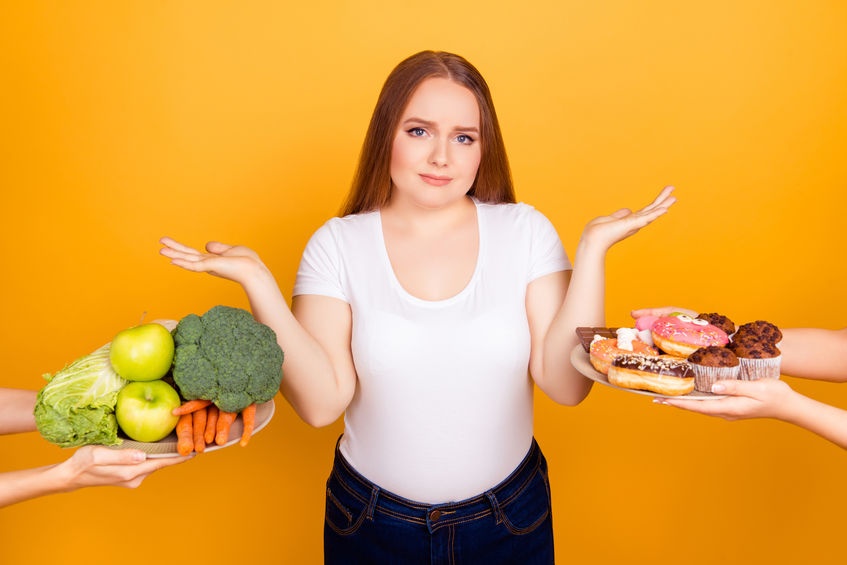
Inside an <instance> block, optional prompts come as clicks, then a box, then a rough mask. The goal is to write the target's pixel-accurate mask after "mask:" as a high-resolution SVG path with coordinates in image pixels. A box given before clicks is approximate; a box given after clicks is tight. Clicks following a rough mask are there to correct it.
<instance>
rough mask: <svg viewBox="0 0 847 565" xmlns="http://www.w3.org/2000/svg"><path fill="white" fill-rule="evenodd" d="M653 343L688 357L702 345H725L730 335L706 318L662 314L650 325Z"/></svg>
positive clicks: (669, 352) (668, 351)
mask: <svg viewBox="0 0 847 565" xmlns="http://www.w3.org/2000/svg"><path fill="white" fill-rule="evenodd" d="M650 335H651V336H652V337H653V345H655V346H656V347H658V348H659V349H661V350H662V351H664V352H665V353H667V354H668V355H675V356H677V357H688V356H689V355H691V354H692V353H694V352H695V351H697V350H698V349H699V348H701V347H709V346H711V345H717V346H724V345H726V344H727V343H729V336H728V335H726V332H725V331H723V330H722V329H720V328H718V327H716V326H713V325H712V324H710V323H708V322H707V321H706V320H700V319H697V318H693V319H692V318H691V317H690V316H686V315H684V314H682V315H679V316H662V317H660V318H658V319H656V321H655V322H653V325H652V326H651V327H650Z"/></svg>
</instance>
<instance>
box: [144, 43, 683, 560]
mask: <svg viewBox="0 0 847 565" xmlns="http://www.w3.org/2000/svg"><path fill="white" fill-rule="evenodd" d="M670 192H671V189H670V188H666V189H665V190H663V191H662V192H661V193H660V195H659V196H658V197H657V198H656V200H655V201H653V203H651V204H650V205H649V206H647V207H645V208H644V209H642V210H640V211H638V212H636V213H632V212H630V211H629V210H619V211H618V212H615V213H614V214H612V215H610V216H605V217H600V218H597V219H595V220H592V221H591V222H590V223H589V224H588V226H587V227H586V229H585V231H584V233H583V237H582V238H581V241H580V243H579V246H578V249H577V252H576V256H575V261H576V265H577V268H576V269H575V270H574V271H573V273H572V274H571V265H570V262H569V260H568V258H567V256H566V254H565V252H564V250H563V249H562V245H561V242H560V240H559V237H558V235H557V234H556V231H555V229H554V228H553V226H552V225H551V224H550V222H549V221H548V220H547V219H546V218H545V217H544V216H543V215H541V214H540V213H539V212H538V211H536V210H535V209H533V208H532V207H530V206H528V205H525V204H516V203H515V197H514V190H513V187H512V181H511V174H510V171H509V165H508V160H507V158H506V152H505V149H504V146H503V141H502V136H501V133H500V128H499V125H498V122H497V117H496V114H495V111H494V106H493V104H492V100H491V95H490V93H489V90H488V86H487V85H486V83H485V81H484V79H483V78H482V76H481V75H480V74H479V72H478V71H477V70H476V69H475V68H474V67H473V66H472V65H471V64H470V63H468V62H467V61H465V60H464V59H463V58H461V57H459V56H457V55H453V54H449V53H442V52H431V51H426V52H422V53H418V54H416V55H413V56H412V57H409V58H408V59H406V60H404V61H403V62H401V63H400V64H399V65H398V66H397V67H396V68H395V69H394V70H393V71H392V73H391V74H390V75H389V77H388V79H387V80H386V83H385V85H384V86H383V89H382V91H381V93H380V96H379V99H378V101H377V104H376V108H375V110H374V113H373V116H372V119H371V122H370V126H369V128H368V132H367V134H366V137H365V142H364V146H363V149H362V153H361V157H360V162H359V167H358V171H357V173H356V176H355V179H354V182H353V187H352V190H351V192H350V195H349V198H348V201H347V204H346V207H345V209H344V214H343V216H342V217H340V218H333V219H331V220H329V221H328V222H327V223H326V224H325V225H324V226H323V227H321V228H320V229H319V230H318V231H317V232H316V233H315V234H314V235H313V237H312V239H311V240H310V242H309V244H308V246H307V248H306V250H305V252H304V255H303V258H302V260H301V263H300V269H299V271H298V275H297V281H296V283H295V288H294V292H293V294H294V297H293V300H292V308H291V310H289V309H288V307H287V305H286V301H285V299H284V297H283V296H282V294H281V293H280V291H279V288H278V287H277V285H276V283H275V282H274V279H273V276H272V275H271V273H270V272H269V271H268V270H267V268H266V267H265V266H264V265H263V264H262V262H261V260H260V259H259V257H258V255H257V254H256V253H255V252H253V251H252V250H249V249H246V248H244V247H240V246H229V245H225V244H222V243H218V242H211V243H209V244H207V245H206V250H205V251H206V252H205V253H203V252H200V251H198V250H195V249H193V248H191V247H188V246H185V245H183V244H181V243H178V242H176V241H174V240H172V239H170V238H163V239H162V243H163V246H164V247H163V248H162V251H161V252H162V253H163V254H164V255H166V256H167V257H169V258H171V260H172V262H173V263H174V264H175V265H177V266H180V267H182V268H185V269H187V270H190V271H198V272H208V273H212V274H214V275H217V276H220V277H224V278H227V279H231V280H233V281H236V282H238V283H239V284H241V285H242V286H243V287H244V289H245V291H246V293H247V296H248V298H249V301H250V305H251V308H252V310H253V313H254V315H255V316H256V318H257V319H258V320H260V321H261V322H263V323H265V324H267V325H269V326H270V327H272V328H273V329H274V330H275V331H276V333H277V336H278V339H279V343H280V345H281V347H282V349H283V350H284V351H285V353H286V358H285V363H284V371H285V378H284V379H283V384H282V387H281V389H282V393H283V395H284V396H285V398H286V399H287V400H288V401H289V402H290V403H291V405H292V406H293V407H294V409H295V410H296V411H297V413H298V414H299V415H300V417H301V418H303V420H305V421H306V422H308V423H309V424H312V425H315V426H322V425H327V424H330V423H332V422H334V421H335V420H336V419H337V418H338V417H339V416H341V415H342V414H344V416H345V429H344V434H343V436H342V437H341V439H340V440H339V444H338V447H337V450H336V460H335V465H334V468H333V471H332V473H331V475H330V478H329V480H328V483H327V487H328V488H327V503H326V506H327V512H326V522H325V528H324V532H325V536H324V554H325V560H326V562H327V563H359V562H361V563H380V562H394V563H419V562H420V563H429V562H431V561H430V560H431V559H432V560H437V559H438V558H439V557H445V556H451V557H452V558H455V559H457V560H459V561H462V560H467V562H474V563H513V562H516V560H517V559H520V560H521V561H522V562H524V563H551V562H553V535H552V519H551V511H550V496H549V486H548V484H547V473H546V462H545V460H544V457H543V455H542V454H541V452H540V449H539V448H538V445H537V444H536V443H535V441H534V440H533V437H532V394H533V383H535V384H536V385H538V387H539V388H540V389H541V390H543V391H544V392H545V393H546V394H547V395H549V396H550V397H551V398H552V399H553V400H555V401H557V402H559V403H562V404H567V405H576V404H578V403H579V402H580V401H582V399H583V398H585V396H586V395H587V394H588V393H589V391H590V389H591V381H590V380H588V379H586V378H584V377H582V375H580V374H579V373H578V372H576V370H575V369H574V368H573V367H572V366H571V365H570V363H569V361H568V359H569V353H570V351H571V349H572V348H573V347H574V346H575V345H576V343H577V339H576V335H575V332H574V328H575V327H576V326H578V325H602V323H603V320H604V314H603V299H604V260H605V253H606V251H607V250H608V249H609V247H611V246H612V245H613V244H614V243H616V242H617V241H620V240H622V239H624V238H626V237H628V236H630V235H632V234H634V233H635V232H636V231H638V230H639V229H640V228H642V227H644V226H646V225H647V224H649V223H650V222H652V221H653V220H655V219H656V218H658V217H659V216H661V215H662V214H664V213H665V212H666V211H667V209H668V207H669V206H670V205H671V204H672V203H673V202H674V198H673V197H672V196H671V195H670ZM528 373H529V375H531V378H530V376H528Z"/></svg>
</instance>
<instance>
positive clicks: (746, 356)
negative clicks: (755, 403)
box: [727, 337, 782, 381]
mask: <svg viewBox="0 0 847 565" xmlns="http://www.w3.org/2000/svg"><path fill="white" fill-rule="evenodd" d="M727 348H728V349H730V350H732V352H733V353H735V355H736V356H737V357H738V362H739V365H740V368H741V370H740V374H739V378H740V379H741V380H742V381H755V380H757V379H778V378H779V375H780V372H781V366H782V352H781V351H780V350H779V348H778V347H777V346H776V345H775V344H774V343H772V342H770V341H766V340H762V339H759V338H755V337H747V338H741V339H735V340H733V342H732V343H730V344H729V346H728V347H727Z"/></svg>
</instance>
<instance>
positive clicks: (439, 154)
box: [429, 138, 449, 167]
mask: <svg viewBox="0 0 847 565" xmlns="http://www.w3.org/2000/svg"><path fill="white" fill-rule="evenodd" d="M448 147H449V142H448V141H447V140H446V139H438V138H436V139H435V140H434V141H433V144H432V152H431V153H430V155H429V162H430V163H431V164H433V165H435V166H436V167H444V166H446V165H447V163H448V161H449V159H448V155H447V152H448Z"/></svg>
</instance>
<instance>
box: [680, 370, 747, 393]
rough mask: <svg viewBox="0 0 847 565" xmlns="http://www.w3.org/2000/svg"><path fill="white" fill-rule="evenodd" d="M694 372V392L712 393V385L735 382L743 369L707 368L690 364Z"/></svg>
mask: <svg viewBox="0 0 847 565" xmlns="http://www.w3.org/2000/svg"><path fill="white" fill-rule="evenodd" d="M690 365H691V370H692V371H694V390H697V391H700V392H712V385H713V384H715V383H716V382H718V381H725V380H735V379H737V378H738V376H739V374H740V370H741V367H740V365H736V366H735V367H706V366H704V365H696V364H694V363H690Z"/></svg>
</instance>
